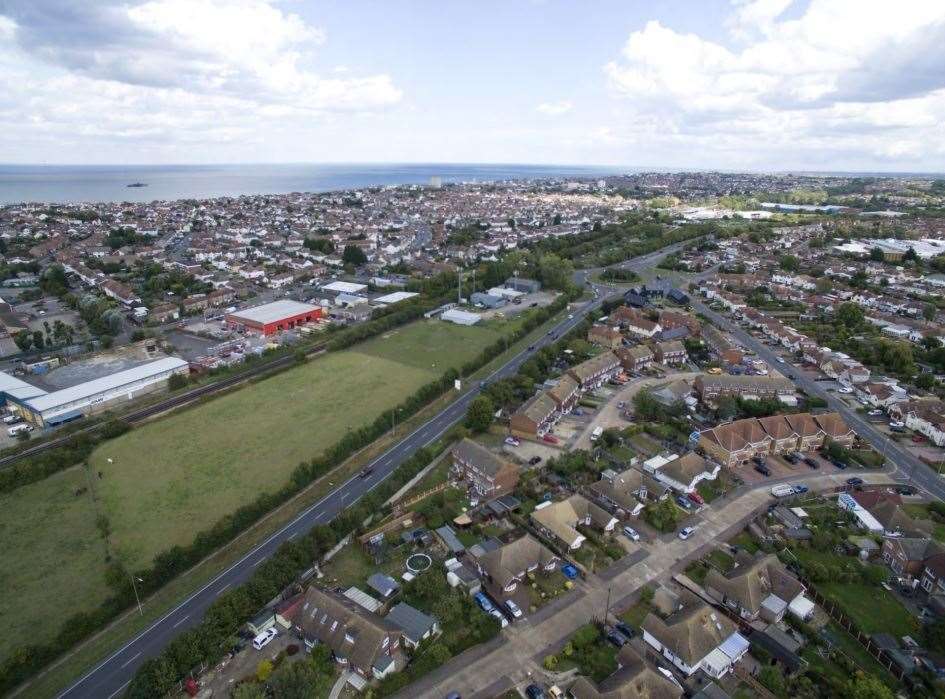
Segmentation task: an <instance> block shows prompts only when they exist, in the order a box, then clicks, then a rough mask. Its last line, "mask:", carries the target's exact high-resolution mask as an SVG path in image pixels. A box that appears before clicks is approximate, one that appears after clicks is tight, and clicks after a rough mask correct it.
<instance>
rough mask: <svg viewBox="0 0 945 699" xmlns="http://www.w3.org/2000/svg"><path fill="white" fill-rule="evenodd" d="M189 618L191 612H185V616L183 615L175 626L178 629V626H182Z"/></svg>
mask: <svg viewBox="0 0 945 699" xmlns="http://www.w3.org/2000/svg"><path fill="white" fill-rule="evenodd" d="M189 618H190V614H185V615H184V616H182V617H181V618H180V619H179V620H178V621H177V622H176V623H175V624H174V628H175V629H176V628H177V627H178V626H180V625H181V624H183V623H184V622H185V621H187V619H189Z"/></svg>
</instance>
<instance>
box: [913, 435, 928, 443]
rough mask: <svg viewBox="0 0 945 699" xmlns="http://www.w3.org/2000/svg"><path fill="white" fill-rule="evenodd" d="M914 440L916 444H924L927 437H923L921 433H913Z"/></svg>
mask: <svg viewBox="0 0 945 699" xmlns="http://www.w3.org/2000/svg"><path fill="white" fill-rule="evenodd" d="M912 441H913V442H915V443H916V444H922V442H924V441H925V437H923V436H922V435H921V434H914V435H912Z"/></svg>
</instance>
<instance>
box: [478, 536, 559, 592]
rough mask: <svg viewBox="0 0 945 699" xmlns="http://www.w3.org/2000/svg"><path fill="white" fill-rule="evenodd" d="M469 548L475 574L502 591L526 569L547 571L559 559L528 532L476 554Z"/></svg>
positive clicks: (514, 584)
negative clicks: (475, 570) (476, 570)
mask: <svg viewBox="0 0 945 699" xmlns="http://www.w3.org/2000/svg"><path fill="white" fill-rule="evenodd" d="M474 548H475V547H473V549H474ZM473 549H469V552H468V553H469V555H470V557H471V560H472V561H473V563H474V564H475V566H476V568H477V569H478V571H479V574H480V575H482V576H483V577H484V578H485V579H486V580H487V581H488V582H489V583H491V584H492V586H493V587H494V588H495V589H497V590H500V591H502V592H504V593H512V592H514V591H515V588H516V587H517V585H518V583H520V582H522V580H524V579H525V576H526V575H528V574H529V573H533V572H536V571H539V570H542V571H545V572H551V571H553V570H555V568H556V567H557V565H558V562H559V558H558V557H557V556H556V555H555V554H554V553H552V552H551V551H549V550H548V548H547V547H545V546H544V545H542V544H541V543H539V542H538V540H537V539H535V538H534V537H533V536H531V535H530V534H525V535H523V536H521V537H519V538H518V539H515V540H514V541H511V542H509V543H507V544H503V545H500V546H497V547H495V548H492V549H490V550H488V551H483V552H482V553H481V554H479V555H477V554H476V553H475V552H474V550H473Z"/></svg>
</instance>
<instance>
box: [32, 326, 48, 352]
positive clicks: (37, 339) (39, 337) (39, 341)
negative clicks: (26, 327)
mask: <svg viewBox="0 0 945 699" xmlns="http://www.w3.org/2000/svg"><path fill="white" fill-rule="evenodd" d="M33 346H34V347H36V349H42V348H43V347H45V346H46V343H45V341H44V340H43V331H42V330H34V331H33Z"/></svg>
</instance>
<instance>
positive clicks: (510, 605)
mask: <svg viewBox="0 0 945 699" xmlns="http://www.w3.org/2000/svg"><path fill="white" fill-rule="evenodd" d="M505 608H506V609H507V610H508V611H509V614H511V615H512V618H513V619H521V618H522V616H523V614H522V610H521V608H520V607H519V606H518V605H517V604H515V602H513V601H512V600H510V599H509V600H505Z"/></svg>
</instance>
